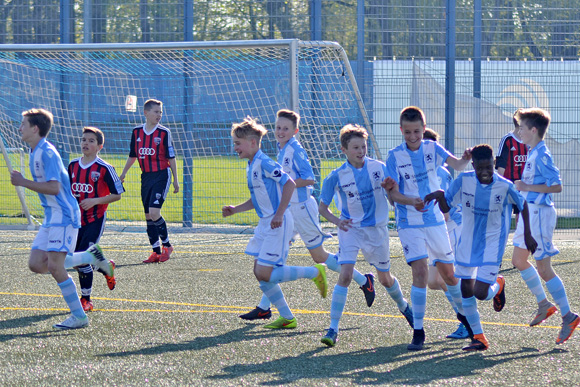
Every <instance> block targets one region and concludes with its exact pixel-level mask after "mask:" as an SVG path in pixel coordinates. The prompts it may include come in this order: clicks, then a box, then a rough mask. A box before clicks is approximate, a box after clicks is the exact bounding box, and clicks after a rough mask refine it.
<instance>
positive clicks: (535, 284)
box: [520, 266, 546, 303]
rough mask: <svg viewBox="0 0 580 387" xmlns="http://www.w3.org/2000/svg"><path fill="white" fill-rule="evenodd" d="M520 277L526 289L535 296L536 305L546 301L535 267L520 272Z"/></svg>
mask: <svg viewBox="0 0 580 387" xmlns="http://www.w3.org/2000/svg"><path fill="white" fill-rule="evenodd" d="M520 275H521V276H522V278H523V280H524V282H525V283H526V285H527V286H528V289H530V291H531V292H532V294H533V295H534V296H536V300H537V301H538V303H539V302H540V301H542V300H545V299H546V292H544V288H543V287H542V283H541V282H540V276H539V275H538V272H537V271H536V268H535V267H533V266H530V267H528V268H527V269H526V270H522V271H520Z"/></svg>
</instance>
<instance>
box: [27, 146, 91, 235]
mask: <svg viewBox="0 0 580 387" xmlns="http://www.w3.org/2000/svg"><path fill="white" fill-rule="evenodd" d="M30 173H31V174H32V179H33V180H34V181H37V182H41V183H44V182H48V181H53V180H56V181H58V182H59V183H60V189H59V191H58V194H57V195H45V194H41V193H39V194H38V197H39V198H40V203H41V204H42V207H43V208H44V222H43V223H42V224H43V226H44V227H66V226H71V225H72V226H73V227H74V228H80V227H81V220H80V219H81V211H80V209H79V204H78V203H77V200H76V199H75V198H74V196H73V195H72V191H71V189H70V179H69V176H68V172H67V170H66V168H65V167H64V164H63V163H62V159H61V158H60V155H59V154H58V151H57V150H56V148H55V147H54V146H53V145H52V144H51V143H49V142H48V141H46V139H45V138H42V139H41V140H40V141H39V142H38V144H37V145H36V147H35V148H34V150H32V153H31V154H30Z"/></svg>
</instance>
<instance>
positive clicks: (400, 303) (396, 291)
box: [385, 278, 409, 312]
mask: <svg viewBox="0 0 580 387" xmlns="http://www.w3.org/2000/svg"><path fill="white" fill-rule="evenodd" d="M385 289H387V293H389V296H391V298H392V299H393V301H395V302H396V303H397V308H399V311H401V312H404V311H405V309H407V305H409V303H408V302H407V300H405V297H403V292H402V291H401V285H400V284H399V280H398V279H397V278H395V283H393V286H391V287H390V288H387V287H386V286H385Z"/></svg>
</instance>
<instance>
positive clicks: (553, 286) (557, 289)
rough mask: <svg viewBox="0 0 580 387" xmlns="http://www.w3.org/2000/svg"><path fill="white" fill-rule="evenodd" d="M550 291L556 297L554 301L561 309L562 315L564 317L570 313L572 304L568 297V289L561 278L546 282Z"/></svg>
mask: <svg viewBox="0 0 580 387" xmlns="http://www.w3.org/2000/svg"><path fill="white" fill-rule="evenodd" d="M546 287H547V288H548V291H549V292H550V294H551V295H552V297H554V301H556V304H558V306H559V307H560V314H561V315H562V317H564V316H565V315H566V314H568V312H569V311H570V304H569V303H568V296H566V289H564V284H563V283H562V280H561V279H560V277H558V276H555V277H554V278H552V279H551V280H549V281H548V282H546Z"/></svg>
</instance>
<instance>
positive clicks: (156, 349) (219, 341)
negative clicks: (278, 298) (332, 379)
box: [97, 324, 313, 357]
mask: <svg viewBox="0 0 580 387" xmlns="http://www.w3.org/2000/svg"><path fill="white" fill-rule="evenodd" d="M254 328H256V325H255V324H248V325H245V326H243V327H242V328H239V329H235V330H233V331H229V332H227V333H224V334H222V335H217V336H211V337H196V338H195V339H193V340H190V341H185V342H182V343H171V344H160V345H156V346H153V347H148V348H142V349H138V350H134V351H123V352H114V353H104V354H101V355H97V356H102V357H128V356H133V355H158V354H164V353H169V352H183V351H200V350H204V349H207V348H213V347H215V346H217V345H223V344H232V343H236V342H243V341H250V340H259V339H267V338H272V337H276V336H277V335H278V334H280V331H272V330H263V331H259V332H251V330H252V329H254ZM283 333H284V335H285V336H286V337H297V336H304V335H311V334H312V333H313V332H308V331H292V332H289V331H287V330H284V332H283Z"/></svg>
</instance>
